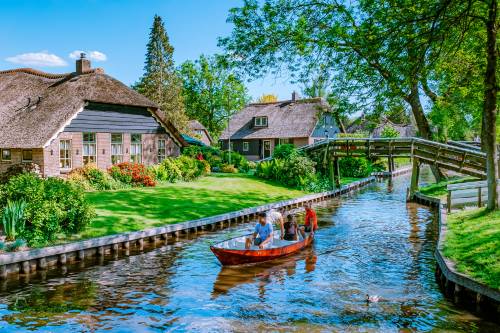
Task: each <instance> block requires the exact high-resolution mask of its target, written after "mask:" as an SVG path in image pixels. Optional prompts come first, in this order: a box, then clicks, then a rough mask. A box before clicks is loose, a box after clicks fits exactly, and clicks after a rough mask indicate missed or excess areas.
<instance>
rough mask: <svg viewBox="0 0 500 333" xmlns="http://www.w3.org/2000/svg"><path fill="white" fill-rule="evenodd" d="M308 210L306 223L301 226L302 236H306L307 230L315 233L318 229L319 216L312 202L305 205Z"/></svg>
mask: <svg viewBox="0 0 500 333" xmlns="http://www.w3.org/2000/svg"><path fill="white" fill-rule="evenodd" d="M304 208H305V210H306V217H305V221H304V225H303V226H302V227H301V228H300V233H301V234H302V237H304V238H305V237H306V232H310V233H312V234H313V233H314V232H315V231H316V230H318V218H317V216H316V212H315V211H314V209H312V208H311V204H310V203H307V204H306V205H305V206H304Z"/></svg>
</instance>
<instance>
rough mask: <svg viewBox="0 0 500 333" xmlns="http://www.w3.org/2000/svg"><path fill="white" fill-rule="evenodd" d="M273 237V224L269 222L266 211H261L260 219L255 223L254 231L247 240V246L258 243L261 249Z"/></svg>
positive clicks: (247, 247)
mask: <svg viewBox="0 0 500 333" xmlns="http://www.w3.org/2000/svg"><path fill="white" fill-rule="evenodd" d="M272 239H273V225H272V224H271V223H269V221H268V219H267V214H266V213H265V212H261V213H259V221H258V222H257V224H256V225H255V230H254V233H253V234H252V236H251V237H248V238H247V239H246V241H245V248H246V249H249V248H250V246H252V244H253V245H256V246H258V247H259V249H263V248H264V246H265V245H267V244H269V242H271V240H272Z"/></svg>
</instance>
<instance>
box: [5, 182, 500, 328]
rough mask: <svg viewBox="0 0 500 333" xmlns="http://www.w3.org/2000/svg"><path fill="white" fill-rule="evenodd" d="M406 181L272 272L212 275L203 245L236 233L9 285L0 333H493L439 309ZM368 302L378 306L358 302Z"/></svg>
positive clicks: (425, 235)
mask: <svg viewBox="0 0 500 333" xmlns="http://www.w3.org/2000/svg"><path fill="white" fill-rule="evenodd" d="M407 183H408V178H407V177H401V178H397V179H395V180H394V182H393V184H390V185H388V184H387V182H383V183H377V184H374V185H370V186H368V187H366V188H365V189H363V190H362V191H360V192H358V193H355V194H352V195H350V196H345V197H343V198H341V199H340V200H339V199H335V200H331V201H329V202H327V203H324V204H322V205H321V206H319V207H317V211H318V217H319V225H320V231H319V232H318V233H317V237H316V240H315V243H314V246H313V247H312V248H309V249H307V250H304V251H303V252H301V253H299V254H297V255H295V256H292V257H288V258H285V259H281V260H278V261H274V262H272V263H267V264H261V265H258V266H253V267H242V268H222V267H221V266H220V265H219V264H218V262H217V260H216V258H215V257H214V256H213V255H212V254H211V252H210V250H209V245H210V244H211V243H213V242H218V241H221V240H224V239H226V238H229V237H232V236H236V235H239V234H241V233H243V232H249V231H250V230H251V228H252V226H251V225H249V224H247V225H239V226H236V227H234V228H231V229H226V230H224V231H222V232H220V231H219V232H217V233H206V234H203V235H201V236H198V237H195V238H193V239H184V240H180V241H178V242H175V243H173V244H170V245H168V246H164V247H161V248H158V249H155V250H153V251H151V252H147V253H143V254H135V255H133V256H130V257H126V258H123V259H120V260H109V261H108V260H106V261H105V262H104V264H103V265H99V266H90V267H87V268H81V269H72V270H70V271H69V273H66V274H65V275H61V273H57V274H51V275H49V276H47V277H45V278H44V279H42V278H40V277H39V278H35V279H33V278H31V280H30V281H29V283H28V281H23V280H22V279H21V280H20V281H15V282H9V284H8V285H6V286H5V285H4V288H3V289H4V291H2V292H0V303H1V305H0V331H1V332H25V331H36V330H40V331H46V332H81V331H82V332H102V331H107V332H164V331H176V332H177V331H202V332H221V331H222V332H225V331H235V332H245V331H252V332H255V331H276V332H290V331H297V332H303V331H307V332H330V331H363V332H371V331H383V332H392V331H394V332H396V331H398V332H399V331H436V330H437V331H440V330H447V331H468V332H470V331H472V332H474V331H475V332H480V331H481V332H483V331H491V332H494V331H497V332H498V331H500V327H499V326H496V325H495V324H492V323H490V322H488V321H486V320H484V319H480V318H478V317H476V316H474V315H473V314H471V313H468V312H467V311H465V310H462V309H459V308H456V307H455V306H454V305H453V304H452V303H450V302H449V301H447V300H446V299H444V297H443V295H442V294H441V292H440V290H439V288H438V286H437V285H436V283H435V280H434V267H435V261H434V258H433V251H434V244H435V237H436V232H435V231H436V230H435V229H436V228H435V223H433V220H434V218H435V217H434V216H433V213H432V212H431V211H430V210H429V209H427V208H426V207H424V206H419V205H416V204H407V203H405V200H404V197H405V194H406V186H407ZM61 276H63V277H61ZM367 294H369V295H378V296H380V298H381V300H380V301H379V302H378V303H370V304H368V303H367V302H366V301H365V299H366V295H367Z"/></svg>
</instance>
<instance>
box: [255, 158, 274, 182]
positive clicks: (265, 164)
mask: <svg viewBox="0 0 500 333" xmlns="http://www.w3.org/2000/svg"><path fill="white" fill-rule="evenodd" d="M273 164H274V161H262V162H260V163H258V164H257V168H256V169H255V175H256V176H257V177H259V178H264V179H273V177H274V175H273V172H272V171H273Z"/></svg>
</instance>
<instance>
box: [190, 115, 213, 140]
mask: <svg viewBox="0 0 500 333" xmlns="http://www.w3.org/2000/svg"><path fill="white" fill-rule="evenodd" d="M188 127H189V129H190V130H192V131H196V130H198V131H205V134H206V135H207V137H208V140H210V142H213V139H212V136H211V135H210V133H209V132H208V130H207V128H206V127H205V126H203V124H202V123H200V122H199V121H198V120H196V119H193V120H190V121H189V122H188Z"/></svg>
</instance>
